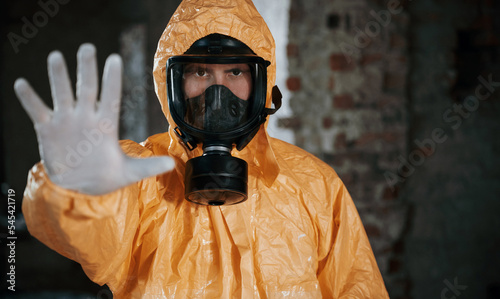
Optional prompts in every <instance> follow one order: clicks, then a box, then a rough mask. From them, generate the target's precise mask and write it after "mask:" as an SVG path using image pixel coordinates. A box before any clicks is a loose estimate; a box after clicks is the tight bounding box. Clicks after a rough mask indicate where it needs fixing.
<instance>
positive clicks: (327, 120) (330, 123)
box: [323, 116, 333, 129]
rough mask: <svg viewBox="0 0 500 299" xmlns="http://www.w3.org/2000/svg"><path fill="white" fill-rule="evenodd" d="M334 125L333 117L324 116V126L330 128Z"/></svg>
mask: <svg viewBox="0 0 500 299" xmlns="http://www.w3.org/2000/svg"><path fill="white" fill-rule="evenodd" d="M332 126H333V120H332V118H331V117H328V116H327V117H324V118H323V128H325V129H329V128H331V127H332Z"/></svg>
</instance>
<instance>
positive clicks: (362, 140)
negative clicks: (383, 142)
mask: <svg viewBox="0 0 500 299" xmlns="http://www.w3.org/2000/svg"><path fill="white" fill-rule="evenodd" d="M377 139H380V134H378V133H373V132H369V133H365V134H363V135H361V136H360V137H359V138H358V139H357V140H356V145H358V146H363V145H366V144H368V143H371V142H373V141H375V140H377Z"/></svg>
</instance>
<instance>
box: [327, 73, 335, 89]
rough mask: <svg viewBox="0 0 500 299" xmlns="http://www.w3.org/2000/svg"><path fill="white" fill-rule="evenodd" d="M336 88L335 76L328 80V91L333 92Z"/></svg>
mask: <svg viewBox="0 0 500 299" xmlns="http://www.w3.org/2000/svg"><path fill="white" fill-rule="evenodd" d="M334 88H335V79H334V78H333V76H331V77H330V80H328V89H330V90H333V89H334Z"/></svg>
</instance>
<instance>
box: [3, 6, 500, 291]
mask: <svg viewBox="0 0 500 299" xmlns="http://www.w3.org/2000/svg"><path fill="white" fill-rule="evenodd" d="M46 2H47V1H46ZM50 2H51V3H57V5H58V12H57V13H55V14H54V16H49V17H48V21H47V22H46V24H44V25H43V26H40V27H39V28H37V32H36V33H34V34H33V36H32V37H29V38H26V39H27V43H21V44H19V45H18V51H16V50H15V47H13V45H12V43H11V41H9V38H8V36H9V33H15V34H17V35H18V36H21V37H22V36H23V31H22V30H23V26H25V21H24V20H28V21H31V22H33V16H35V15H36V14H37V13H39V12H40V11H43V10H42V8H41V6H40V4H39V2H38V1H2V2H0V14H1V15H0V22H1V36H2V47H1V49H0V51H1V52H0V68H1V72H0V82H1V88H0V101H1V103H0V104H1V124H0V134H1V136H0V140H1V142H2V144H1V146H0V154H1V159H0V183H1V184H2V185H1V191H2V199H3V200H4V201H6V198H7V195H6V194H7V190H8V189H13V190H15V192H16V196H15V199H16V203H17V211H18V212H19V213H18V217H17V219H18V220H17V225H18V228H17V231H16V233H17V237H18V240H17V243H16V244H17V246H16V292H15V293H11V292H8V291H6V288H7V284H6V278H5V274H4V275H3V276H2V280H1V281H0V286H1V290H0V297H2V298H3V297H6V296H10V297H9V298H11V297H12V298H96V297H97V298H111V294H110V292H109V291H108V290H107V288H106V287H101V286H98V285H96V284H94V283H92V282H91V281H89V280H88V278H86V276H85V274H84V273H83V271H82V270H81V267H80V266H79V265H78V264H77V263H74V262H72V261H70V260H67V259H66V258H64V257H61V256H60V255H58V254H57V253H55V252H53V251H51V250H50V249H48V248H47V247H46V246H44V245H43V244H41V243H40V242H38V241H37V240H36V239H34V238H33V237H31V236H30V235H29V233H28V232H27V230H26V228H25V227H24V226H23V223H22V217H21V215H20V211H21V200H22V193H23V190H24V187H25V184H26V177H27V173H28V170H29V169H30V168H31V167H32V166H33V165H34V164H35V163H36V162H38V160H39V154H38V148H37V142H36V136H35V134H34V130H33V127H32V123H31V121H30V119H29V118H28V116H27V115H26V113H25V112H24V111H23V109H22V107H21V106H20V104H19V102H18V100H17V98H16V97H15V95H14V92H13V88H12V86H13V83H14V81H15V79H16V78H18V77H21V76H22V77H25V78H27V79H28V80H29V81H30V83H31V84H32V86H33V87H34V89H35V90H36V91H37V92H38V93H39V94H40V95H41V97H42V98H43V99H44V100H45V101H46V102H47V104H48V105H49V106H50V105H51V100H50V90H49V83H48V77H47V71H46V57H47V55H48V54H49V53H50V51H52V50H54V49H58V50H60V51H62V52H63V54H64V55H65V58H66V61H67V64H68V68H69V73H70V76H71V78H72V80H73V82H75V79H76V78H75V74H76V51H77V49H78V47H79V46H80V45H81V44H82V43H85V42H91V43H93V44H95V45H96V47H97V50H98V61H99V69H100V71H101V73H102V68H103V65H104V61H105V59H106V57H107V56H108V55H110V54H111V53H118V52H120V44H119V36H120V34H121V33H122V32H123V31H124V30H127V28H130V26H135V25H138V24H142V25H145V26H146V28H147V30H146V32H147V38H146V40H147V49H146V57H148V59H149V60H147V62H146V63H147V65H148V67H149V69H151V67H152V62H153V55H154V52H155V50H156V44H157V41H158V38H159V37H160V35H161V33H162V31H163V30H164V28H165V26H166V24H167V23H168V20H169V18H170V16H171V14H172V13H173V12H174V10H175V8H176V7H177V5H178V3H179V2H180V1H170V0H169V1H167V0H165V1H160V0H148V1H132V0H123V1H122V0H104V1H81V0H72V1H61V2H63V3H65V4H62V3H59V2H57V1H55V0H54V1H50ZM339 2H342V0H330V1H327V0H316V1H314V3H316V9H318V10H322V8H323V6H325V7H326V6H328V5H329V4H332V3H334V4H335V3H339ZM344 2H345V1H344ZM358 2H359V3H363V5H364V6H362V7H364V8H363V9H362V10H365V12H364V13H365V14H366V15H367V14H368V13H367V11H368V10H369V9H372V8H373V9H382V8H385V7H387V2H388V1H377V0H364V1H358ZM358 2H356V3H358ZM44 3H45V2H44ZM307 3H311V2H308V1H307V0H302V1H300V0H291V9H290V29H291V33H290V36H291V43H292V42H293V44H291V45H290V46H289V48H288V55H289V56H290V57H289V58H290V61H292V62H293V61H295V60H298V61H300V60H301V59H302V57H301V55H305V54H304V53H306V51H311V49H310V47H309V48H308V45H309V40H308V38H309V39H310V38H311V37H313V35H312V34H311V35H307V36H306V35H301V34H300V33H298V32H299V31H298V30H292V29H295V28H300V26H302V25H305V24H306V25H307V23H308V22H310V23H311V24H310V26H311V28H313V30H319V29H318V27H317V26H324V27H325V28H329V29H331V30H339V29H338V28H339V26H340V25H339V24H340V23H341V22H343V21H345V22H347V23H349V24H351V26H352V24H355V18H344V17H342V14H349V13H351V10H350V9H351V8H349V9H347V10H346V11H339V12H338V13H337V12H335V13H331V12H329V14H328V15H324V16H321V15H317V14H316V13H313V12H312V8H310V7H308V6H307ZM402 3H404V9H405V13H404V15H405V17H404V18H399V19H394V24H396V25H397V26H400V27H401V28H404V30H400V31H399V37H398V38H395V39H391V40H390V42H389V43H390V44H391V46H394V47H396V46H399V47H401V48H403V52H402V53H403V54H402V56H401V57H403V58H401V57H399V58H398V59H402V60H401V61H402V63H404V65H405V66H407V67H408V71H407V72H405V75H404V76H402V77H403V79H404V80H403V81H401V80H400V79H401V78H400V77H398V76H391V75H390V74H389V76H385V77H384V78H385V79H384V80H383V84H384V86H385V87H384V88H385V92H386V93H391V92H392V94H393V95H396V96H399V97H400V98H402V99H404V101H403V103H402V104H401V107H400V108H399V109H400V112H401V111H402V112H401V113H402V114H403V115H405V116H404V117H401V118H400V119H399V122H398V124H400V123H401V124H402V126H403V129H402V131H403V132H404V134H403V135H401V136H399V137H398V138H399V139H398V140H400V141H401V142H402V143H403V144H404V147H403V148H404V149H403V150H402V151H401V150H399V149H398V150H397V153H396V154H395V155H394V156H390V157H389V158H387V157H385V156H383V155H384V153H385V152H384V150H382V152H381V153H379V154H376V155H375V154H373V152H372V151H368V150H367V149H366V148H362V147H360V144H362V142H361V141H359V140H358V141H352V142H351V141H350V140H349V136H345V134H344V135H340V137H339V138H338V139H336V141H337V143H336V147H335V150H336V152H333V153H329V152H324V151H321V150H317V151H315V150H310V145H311V142H309V141H308V140H309V139H307V138H306V137H303V132H304V129H305V127H306V126H307V125H308V120H307V117H308V116H307V115H306V113H308V111H310V109H309V108H310V107H311V105H313V104H311V103H312V102H313V101H316V98H314V97H313V98H311V97H310V96H307V94H301V91H303V90H306V89H307V83H306V82H307V81H306V80H307V76H309V75H310V74H312V73H314V72H320V71H321V70H319V69H311V68H312V67H313V66H311V65H300V63H299V64H291V66H290V69H291V72H293V71H294V68H295V71H297V72H298V73H299V75H297V77H294V78H293V80H289V81H288V82H287V83H288V84H287V85H288V86H287V87H288V88H289V89H290V90H291V91H293V92H295V95H294V97H292V99H291V101H292V103H291V106H292V110H293V111H294V114H295V115H294V117H292V118H290V119H287V120H283V121H282V122H281V123H282V124H281V125H282V126H284V127H287V128H289V129H292V130H294V132H295V134H296V144H297V145H298V146H301V147H303V148H306V149H309V150H310V151H311V152H313V153H314V154H315V155H318V156H319V157H320V158H322V159H323V160H325V161H326V162H327V163H329V164H331V165H332V166H333V167H334V168H335V169H336V170H337V172H338V173H339V175H340V176H341V178H342V179H343V180H344V182H345V183H346V185H347V187H348V189H349V190H350V192H351V193H352V194H357V193H358V192H357V191H356V190H358V189H360V188H361V189H363V187H365V186H371V185H370V184H371V183H372V181H374V180H378V181H380V178H382V179H381V180H382V184H385V181H384V179H383V173H384V171H383V170H379V169H378V170H377V171H379V172H380V173H379V174H378V175H379V176H378V177H377V179H373V178H372V177H366V178H365V177H362V176H361V177H360V176H359V174H357V173H356V171H355V169H354V170H353V171H352V172H351V171H350V170H349V168H348V166H346V165H345V164H343V163H344V162H345V161H348V160H349V161H351V162H352V163H358V164H359V165H361V164H366V165H368V166H367V167H369V168H373V169H375V168H377V167H378V165H379V164H377V161H380V160H382V159H385V158H387V159H389V160H392V161H397V156H399V155H401V156H402V157H406V158H407V157H408V156H409V154H410V153H411V152H412V151H413V150H415V149H418V147H417V146H416V145H415V142H414V141H415V139H419V140H424V139H425V138H428V137H430V136H431V132H432V130H433V129H435V128H444V129H445V134H446V136H447V137H448V139H447V141H446V142H444V143H443V144H440V145H439V146H438V148H437V150H436V151H435V152H433V153H430V154H429V155H428V156H427V157H426V161H425V163H424V164H423V165H421V166H419V167H416V168H417V169H416V170H415V171H414V173H412V175H411V176H408V177H407V178H405V180H404V182H401V183H399V184H398V185H397V186H395V187H396V188H395V190H390V191H384V192H383V193H382V194H381V195H380V197H381V200H385V201H384V205H378V206H377V208H371V207H372V206H369V208H366V205H365V199H364V198H363V196H362V195H360V196H353V198H354V201H355V203H356V204H357V205H358V207H359V209H360V214H361V216H362V218H363V222H364V223H365V227H366V229H367V233H368V235H369V237H370V241H371V242H372V245H374V248H375V249H376V250H375V254H376V256H377V260H378V262H379V265H380V268H381V271H382V274H383V276H384V279H385V281H386V284H387V288H388V291H389V293H390V294H391V298H423V299H424V298H453V296H456V298H487V299H492V298H500V271H498V269H499V266H500V251H499V249H500V233H499V232H498V231H499V230H500V217H499V216H498V213H499V211H500V171H499V166H500V158H499V153H500V134H499V132H500V122H499V113H498V112H499V108H500V92H499V91H498V90H500V88H498V87H495V90H494V91H493V92H491V94H490V96H489V97H488V99H487V100H485V101H481V102H480V105H479V107H478V108H477V109H475V110H474V111H473V112H472V113H469V114H464V116H461V117H460V125H459V126H458V128H456V129H455V128H451V127H450V125H452V124H457V123H456V122H446V121H445V120H443V115H444V113H445V112H446V110H447V109H449V108H450V107H454V106H453V105H455V104H457V105H463V104H464V103H465V102H464V101H465V98H466V97H467V96H468V95H473V94H474V92H475V88H476V87H477V86H478V79H477V78H478V76H480V75H481V76H483V77H484V78H488V76H490V75H491V76H492V78H493V81H495V82H496V81H500V58H499V57H500V56H499V55H500V42H499V36H500V22H499V20H500V19H499V18H498V16H499V15H500V4H499V3H498V1H496V2H495V1H492V0H491V1H490V0H478V1H472V0H459V1H451V0H434V1H432V0H414V1H409V0H408V1H402ZM349 7H351V6H349ZM357 9H358V10H359V8H357ZM323 11H324V9H323ZM24 18H25V19H24ZM314 22H319V24H320V25H317V24H316V23H314ZM300 32H302V31H300ZM346 32H350V34H353V33H352V31H346ZM11 36H12V35H11ZM324 42H325V43H327V42H328V41H326V40H325V41H324ZM294 49H295V50H294ZM322 49H323V48H321V47H319V48H318V50H320V51H321V50H322ZM368 54H369V53H368ZM375 54H376V55H371V56H370V55H365V56H364V57H368V58H370V59H372V60H373V59H375V60H376V59H377V57H378V59H380V57H379V56H377V55H386V53H382V54H377V53H375ZM383 57H386V56H383ZM387 57H388V56H387ZM294 59H295V60H294ZM384 59H385V60H390V59H392V58H390V57H389V58H384ZM367 60H369V59H365V60H363V59H362V60H361V62H360V61H358V63H360V65H357V66H356V67H360V68H363V67H366V61H367ZM363 61H364V62H363ZM337 66H338V65H336V67H337ZM316 67H317V68H331V69H329V71H332V69H333V71H342V72H344V71H352V69H353V67H352V65H350V64H345V65H344V68H345V69H342V67H341V69H340V70H339V69H338V68H334V67H333V66H332V65H317V66H316ZM306 68H308V69H307V72H304V70H305V69H306ZM301 72H302V73H301ZM361 76H365V74H363V73H362V74H361ZM366 76H368V75H366ZM301 80H302V81H301ZM398 80H399V81H398ZM297 82H298V83H297ZM300 82H302V85H300ZM294 84H295V85H294ZM297 84H298V85H299V86H297ZM281 88H286V87H281ZM483 91H484V90H483ZM367 93H368V94H369V92H367ZM301 97H302V98H301ZM147 99H148V107H147V109H148V111H149V115H151V117H150V118H149V119H148V133H150V134H153V133H156V132H160V131H164V130H165V129H166V121H165V120H164V118H163V115H162V114H161V112H160V108H159V104H158V103H157V100H156V97H155V95H154V93H153V92H152V91H151V90H149V89H148V95H147ZM342 99H343V100H345V99H346V98H345V97H344V98H342ZM347 99H349V98H347ZM317 100H318V103H320V102H319V99H317ZM336 103H339V102H336ZM349 103H350V102H349V101H347V104H345V102H340V105H341V108H342V109H345V108H346V107H348V108H349V109H361V108H363V109H365V108H366V107H361V106H359V105H358V104H356V102H355V101H354V104H352V103H351V104H352V107H351V106H349V105H350V104H349ZM318 105H322V104H318ZM346 105H347V106H346ZM360 107H361V108H360ZM372 108H373V109H378V108H377V106H373V107H372ZM453 115H455V116H457V115H458V114H456V113H455V114H453ZM465 115H467V116H465ZM311 117H312V118H314V117H315V116H314V115H313V116H311ZM383 121H386V123H387V124H388V123H389V122H390V121H392V120H388V119H383ZM331 126H333V127H335V126H336V123H335V122H334V121H329V119H328V118H325V120H324V121H323V122H322V128H321V129H324V130H328V129H330V127H331ZM367 126H368V127H369V126H370V124H368V125H367ZM307 132H309V131H307ZM377 136H378V137H377ZM377 136H375V137H373V138H379V137H380V136H379V135H377ZM381 136H382V137H380V138H386V141H387V140H389V141H388V143H391V142H392V141H391V140H392V139H391V138H389V137H391V136H392V135H381ZM387 136H389V137H387ZM339 140H340V141H341V142H338V141H339ZM342 141H343V143H342ZM339 144H340V145H341V146H340V147H338V146H339ZM363 144H365V143H363ZM368 147H370V146H368ZM421 150H425V149H421ZM392 167H393V168H394V169H393V172H394V173H396V172H397V171H396V168H397V167H398V164H397V163H396V164H394V165H393V166H392ZM370 180H371V181H370ZM364 189H366V188H364ZM369 192H371V191H369ZM369 192H368V193H369ZM368 197H369V198H371V197H370V196H368ZM387 202H390V204H388V205H387ZM6 206H7V205H6V204H5V205H4V207H5V208H4V207H1V208H0V210H1V211H2V218H1V221H2V224H1V227H2V230H1V231H0V234H1V235H0V240H1V242H2V243H1V245H0V246H2V248H1V249H0V250H1V251H0V252H3V253H8V251H7V248H6V247H5V246H4V244H5V241H6V238H5V237H6V232H7V229H6V227H5V226H6V223H7V219H6V217H5V215H6V214H5V212H6ZM380 207H381V208H380ZM394 207H397V208H394ZM391 209H393V210H391ZM394 211H398V213H399V214H398V217H399V218H398V219H400V222H401V223H402V226H403V228H402V230H401V234H400V235H398V236H397V237H395V238H392V239H391V238H389V237H387V235H386V232H388V231H391V229H392V228H393V227H392V226H393V225H394V224H391V221H390V220H387V215H392V214H391V213H393V212H394ZM373 219H380V221H379V222H377V221H375V220H373ZM385 220H387V221H385ZM384 221H385V222H384ZM372 222H373V223H376V224H378V226H376V225H372V224H370V223H372ZM384 242H385V243H389V245H387V246H385V245H384V246H378V245H377V244H385V243H384ZM7 266H8V265H7V258H6V257H2V258H1V260H0V270H1V271H2V273H6V272H7ZM455 280H456V281H457V284H458V285H460V286H466V289H460V290H459V292H456V293H454V292H453V290H451V289H450V287H449V283H451V284H452V285H453V283H454V281H455ZM447 289H448V290H449V291H448V292H446V290H447ZM455 291H456V290H455ZM14 295H15V297H13V296H14ZM64 296H65V297H64Z"/></svg>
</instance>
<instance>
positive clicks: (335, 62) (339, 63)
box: [330, 53, 354, 71]
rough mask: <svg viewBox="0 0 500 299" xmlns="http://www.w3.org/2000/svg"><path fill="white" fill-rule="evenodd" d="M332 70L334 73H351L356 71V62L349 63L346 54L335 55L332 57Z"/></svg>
mask: <svg viewBox="0 0 500 299" xmlns="http://www.w3.org/2000/svg"><path fill="white" fill-rule="evenodd" d="M330 68H331V69H332V70H333V71H350V70H353V69H354V62H352V60H351V61H350V62H349V61H347V59H346V57H345V55H344V54H339V53H335V54H332V55H330Z"/></svg>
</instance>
